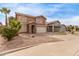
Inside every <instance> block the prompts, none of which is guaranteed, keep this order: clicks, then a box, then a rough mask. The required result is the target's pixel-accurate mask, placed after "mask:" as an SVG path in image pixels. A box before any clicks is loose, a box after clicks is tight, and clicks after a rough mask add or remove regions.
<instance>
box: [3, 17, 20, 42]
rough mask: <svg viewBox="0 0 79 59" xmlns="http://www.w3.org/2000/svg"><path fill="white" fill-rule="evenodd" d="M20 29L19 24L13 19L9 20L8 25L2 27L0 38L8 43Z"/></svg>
mask: <svg viewBox="0 0 79 59" xmlns="http://www.w3.org/2000/svg"><path fill="white" fill-rule="evenodd" d="M20 28H21V24H20V22H18V21H17V20H16V19H15V18H13V19H11V20H10V22H9V25H8V26H6V27H4V28H3V30H2V36H3V37H4V38H5V39H7V40H8V41H10V40H12V38H13V37H15V36H16V35H18V31H19V30H20Z"/></svg>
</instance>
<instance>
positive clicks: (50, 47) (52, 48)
mask: <svg viewBox="0 0 79 59" xmlns="http://www.w3.org/2000/svg"><path fill="white" fill-rule="evenodd" d="M49 36H50V37H53V38H59V39H61V40H63V41H59V42H50V43H49V42H48V43H42V44H40V45H37V46H34V47H31V48H28V49H23V50H20V51H16V52H13V53H9V54H6V56H78V55H79V36H78V35H72V34H67V35H53V36H51V35H49Z"/></svg>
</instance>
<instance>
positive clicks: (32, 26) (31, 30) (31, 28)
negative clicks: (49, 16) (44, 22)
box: [27, 23, 36, 34]
mask: <svg viewBox="0 0 79 59" xmlns="http://www.w3.org/2000/svg"><path fill="white" fill-rule="evenodd" d="M27 33H31V34H34V33H36V26H35V24H34V23H30V24H27Z"/></svg>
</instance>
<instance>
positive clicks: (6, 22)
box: [5, 14, 7, 26]
mask: <svg viewBox="0 0 79 59" xmlns="http://www.w3.org/2000/svg"><path fill="white" fill-rule="evenodd" d="M5 25H6V26H7V14H6V15H5Z"/></svg>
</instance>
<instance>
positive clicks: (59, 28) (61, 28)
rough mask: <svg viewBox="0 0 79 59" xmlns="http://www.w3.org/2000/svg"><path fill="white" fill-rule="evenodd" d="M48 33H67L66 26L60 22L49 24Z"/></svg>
mask: <svg viewBox="0 0 79 59" xmlns="http://www.w3.org/2000/svg"><path fill="white" fill-rule="evenodd" d="M47 31H48V32H66V26H65V25H62V24H61V23H60V22H59V21H53V22H49V23H48V24H47Z"/></svg>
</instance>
